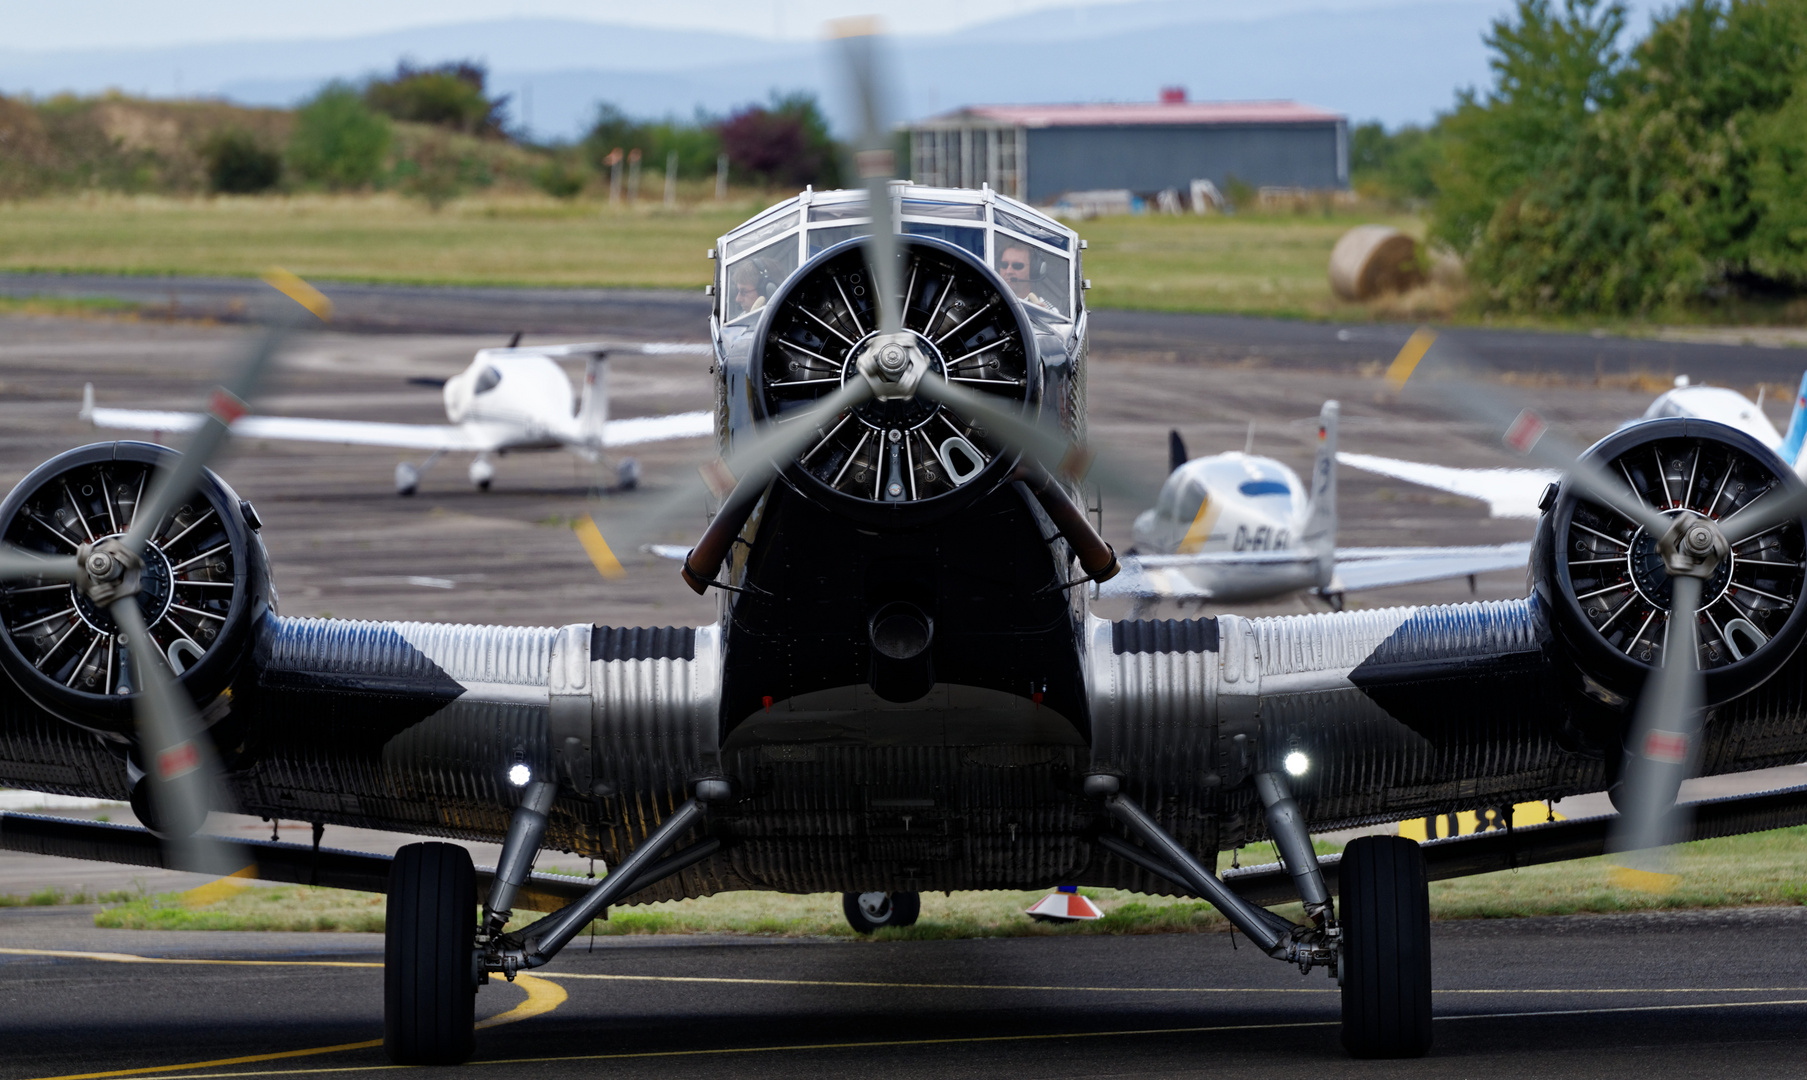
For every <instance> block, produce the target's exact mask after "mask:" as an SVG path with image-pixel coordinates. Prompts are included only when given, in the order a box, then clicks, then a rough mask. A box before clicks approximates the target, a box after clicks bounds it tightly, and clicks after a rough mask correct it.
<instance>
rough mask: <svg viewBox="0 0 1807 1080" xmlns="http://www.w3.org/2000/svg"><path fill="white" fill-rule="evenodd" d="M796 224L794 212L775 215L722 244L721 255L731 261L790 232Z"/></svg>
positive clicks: (795, 213)
mask: <svg viewBox="0 0 1807 1080" xmlns="http://www.w3.org/2000/svg"><path fill="white" fill-rule="evenodd" d="M796 224H797V212H796V211H795V210H791V211H787V212H786V213H782V214H777V215H775V216H773V217H772V218H771V220H769V221H766V222H763V223H761V224H759V225H757V226H754V228H753V229H752V230H751V231H749V232H746V233H743V234H741V235H740V236H737V237H735V238H734V239H732V240H729V241H728V242H727V243H725V244H723V245H722V255H723V256H724V257H726V258H729V259H732V258H734V257H735V256H736V255H739V254H741V253H742V252H746V251H751V250H753V249H754V248H756V247H758V246H759V245H760V244H762V243H764V242H765V241H767V240H770V239H771V238H772V237H774V236H777V235H778V234H779V233H781V232H788V231H790V230H791V229H792V228H795V227H796Z"/></svg>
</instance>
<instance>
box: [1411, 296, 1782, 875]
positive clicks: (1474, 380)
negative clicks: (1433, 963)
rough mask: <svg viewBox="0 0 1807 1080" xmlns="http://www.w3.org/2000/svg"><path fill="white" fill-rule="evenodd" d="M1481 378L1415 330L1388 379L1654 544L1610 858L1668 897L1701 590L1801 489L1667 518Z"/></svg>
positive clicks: (1694, 733)
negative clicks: (1662, 599)
mask: <svg viewBox="0 0 1807 1080" xmlns="http://www.w3.org/2000/svg"><path fill="white" fill-rule="evenodd" d="M1427 361H1428V363H1427ZM1478 368H1479V365H1478V364H1476V363H1475V362H1473V361H1472V360H1470V359H1469V358H1468V357H1466V356H1464V355H1463V354H1462V353H1461V351H1460V350H1459V349H1458V348H1457V347H1454V346H1453V345H1451V344H1449V343H1447V342H1445V341H1441V340H1439V339H1438V338H1437V336H1436V335H1435V334H1434V333H1432V332H1431V331H1430V330H1427V329H1420V330H1419V331H1417V332H1416V333H1414V334H1413V335H1412V337H1411V339H1410V340H1409V341H1407V343H1406V345H1405V347H1404V348H1403V349H1402V350H1401V351H1400V353H1399V355H1398V357H1397V358H1396V359H1395V360H1394V362H1393V365H1392V367H1391V368H1390V369H1389V370H1388V372H1387V378H1388V380H1389V381H1391V382H1392V383H1393V385H1394V386H1395V388H1398V389H1401V390H1403V389H1404V388H1405V386H1406V384H1407V380H1409V379H1412V378H1413V375H1414V373H1415V372H1422V374H1419V375H1418V377H1417V379H1416V380H1415V381H1413V383H1412V386H1413V387H1415V388H1422V389H1423V390H1425V391H1427V392H1429V393H1430V394H1432V395H1434V396H1436V397H1437V398H1439V399H1441V401H1442V402H1443V403H1444V404H1445V405H1447V406H1448V407H1450V408H1451V409H1452V410H1453V411H1455V412H1458V413H1462V414H1466V415H1468V416H1469V417H1471V418H1472V419H1474V420H1476V421H1479V422H1481V423H1483V424H1485V425H1487V426H1488V427H1489V428H1490V429H1491V430H1494V431H1497V432H1500V433H1502V434H1501V439H1502V442H1503V443H1504V444H1505V445H1506V447H1507V448H1509V449H1511V450H1514V451H1516V452H1517V453H1519V454H1521V455H1524V456H1527V457H1531V458H1534V459H1536V460H1538V461H1540V462H1543V463H1544V464H1547V465H1550V466H1552V467H1554V468H1559V469H1561V470H1563V472H1564V473H1565V476H1564V479H1563V481H1562V482H1563V483H1564V484H1565V485H1568V486H1570V487H1571V489H1573V490H1574V491H1575V492H1576V493H1577V494H1579V495H1580V496H1581V497H1583V498H1585V499H1586V500H1587V501H1589V502H1592V503H1594V504H1597V505H1598V506H1600V507H1605V508H1607V509H1609V510H1610V511H1611V512H1612V513H1614V514H1617V515H1619V516H1620V517H1622V518H1625V519H1626V520H1628V521H1630V522H1632V523H1634V524H1636V525H1637V526H1638V527H1639V528H1641V529H1642V530H1644V532H1645V533H1646V534H1648V535H1649V536H1650V537H1654V538H1656V551H1657V552H1658V553H1659V554H1660V557H1661V563H1662V569H1663V570H1664V571H1665V572H1666V574H1667V576H1668V581H1669V586H1670V602H1669V618H1668V622H1667V626H1668V630H1667V634H1668V639H1667V641H1666V642H1665V643H1664V644H1663V647H1662V664H1661V666H1660V667H1658V668H1657V669H1656V670H1655V671H1653V672H1651V673H1650V674H1649V676H1648V677H1647V679H1646V681H1645V684H1644V687H1643V691H1642V693H1640V694H1639V698H1638V703H1637V709H1636V712H1635V714H1634V716H1633V720H1632V725H1631V728H1630V731H1629V738H1628V740H1627V742H1626V759H1625V767H1624V771H1623V773H1622V775H1621V785H1622V786H1621V788H1620V794H1619V797H1618V798H1617V799H1616V800H1615V801H1616V803H1617V805H1618V808H1619V811H1620V813H1619V820H1618V822H1617V823H1616V825H1615V826H1614V830H1613V833H1612V835H1611V837H1610V838H1609V840H1608V848H1609V850H1611V851H1614V852H1617V853H1619V855H1620V858H1619V863H1620V869H1619V870H1618V871H1617V872H1615V874H1614V875H1613V876H1614V880H1615V882H1616V883H1617V884H1621V885H1626V886H1630V887H1635V888H1641V889H1646V890H1651V891H1665V890H1667V889H1669V888H1672V887H1673V886H1674V883H1675V881H1676V875H1675V874H1674V872H1673V869H1672V857H1671V854H1670V850H1669V849H1670V847H1671V845H1673V844H1675V843H1676V842H1678V841H1679V840H1681V839H1683V838H1685V836H1686V833H1687V825H1688V818H1687V811H1686V809H1685V806H1680V807H1678V806H1677V804H1676V796H1677V794H1678V793H1679V791H1680V788H1681V782H1682V781H1683V780H1684V779H1686V778H1687V776H1688V775H1690V773H1691V771H1692V770H1693V769H1694V768H1695V767H1696V764H1697V761H1698V756H1699V751H1700V747H1699V743H1700V735H1701V730H1702V725H1703V724H1704V720H1705V716H1704V711H1705V706H1706V696H1705V693H1704V689H1703V685H1704V674H1703V669H1702V665H1701V649H1700V638H1699V631H1700V623H1701V618H1702V615H1703V612H1704V608H1703V605H1702V599H1703V590H1704V588H1705V586H1706V584H1707V583H1708V582H1709V581H1710V580H1712V579H1713V578H1714V576H1715V574H1716V573H1717V572H1718V571H1719V570H1720V568H1721V566H1722V564H1724V563H1725V562H1726V561H1727V560H1728V559H1729V558H1730V557H1731V553H1732V550H1733V549H1734V548H1735V547H1737V546H1739V545H1740V544H1743V543H1745V542H1746V541H1748V540H1751V539H1754V538H1756V537H1759V536H1761V535H1762V534H1764V533H1766V532H1768V531H1770V530H1772V529H1775V528H1777V527H1779V526H1781V525H1783V524H1786V523H1787V522H1789V521H1791V520H1796V519H1799V518H1800V517H1801V516H1802V515H1803V514H1807V487H1803V486H1802V485H1800V484H1799V483H1797V482H1794V480H1793V475H1792V473H1789V472H1786V471H1785V472H1784V474H1783V475H1782V477H1781V480H1780V482H1779V483H1776V484H1774V485H1773V486H1771V487H1769V488H1768V489H1767V490H1765V491H1763V492H1762V493H1760V494H1758V495H1757V496H1756V497H1755V498H1753V499H1751V500H1750V501H1748V502H1746V503H1745V504H1744V505H1743V506H1742V507H1739V508H1737V509H1735V510H1733V512H1732V513H1730V514H1727V515H1725V516H1724V517H1719V516H1718V514H1717V507H1718V505H1719V503H1718V498H1717V496H1716V497H1715V500H1714V502H1713V504H1712V505H1710V506H1708V507H1707V510H1708V511H1709V513H1708V514H1702V513H1699V512H1697V511H1695V510H1693V509H1691V508H1689V507H1687V506H1686V505H1685V503H1686V496H1687V492H1685V491H1684V497H1683V499H1682V500H1679V501H1678V500H1673V499H1669V498H1668V493H1667V492H1666V491H1665V493H1664V494H1665V500H1666V501H1668V502H1670V503H1671V506H1670V508H1669V512H1668V513H1664V512H1662V511H1659V510H1657V509H1656V508H1655V507H1652V506H1651V505H1649V504H1648V503H1647V502H1645V500H1644V496H1643V495H1642V494H1640V493H1639V492H1638V491H1637V490H1636V488H1635V486H1634V485H1633V484H1632V483H1631V480H1630V476H1629V474H1627V475H1626V476H1625V477H1624V478H1623V479H1621V478H1620V477H1618V476H1615V475H1614V474H1612V473H1610V472H1608V471H1607V469H1606V468H1605V467H1603V464H1602V463H1600V462H1596V461H1593V460H1590V459H1587V458H1583V457H1581V456H1580V454H1579V453H1578V452H1577V451H1576V450H1575V448H1574V447H1572V446H1570V445H1568V444H1566V443H1565V442H1564V441H1563V440H1561V439H1560V438H1558V437H1557V436H1556V435H1554V434H1553V433H1551V432H1550V431H1549V430H1548V425H1547V424H1546V423H1545V422H1544V421H1543V420H1542V419H1541V418H1540V417H1538V416H1537V414H1536V413H1534V412H1532V411H1531V410H1530V409H1528V408H1518V407H1516V406H1514V405H1513V404H1511V403H1509V402H1508V401H1507V399H1506V398H1505V396H1504V395H1502V394H1501V393H1500V392H1499V391H1498V390H1496V389H1495V388H1494V387H1493V386H1490V385H1487V384H1486V383H1484V382H1482V381H1481V379H1480V378H1479V377H1478V374H1479V371H1478ZM1658 464H1659V467H1660V461H1659V463H1658ZM1728 475H1729V474H1728ZM1556 542H1557V543H1558V544H1561V543H1562V539H1561V538H1560V537H1559V538H1557V541H1556ZM1615 542H1616V541H1615ZM1634 643H1635V639H1634Z"/></svg>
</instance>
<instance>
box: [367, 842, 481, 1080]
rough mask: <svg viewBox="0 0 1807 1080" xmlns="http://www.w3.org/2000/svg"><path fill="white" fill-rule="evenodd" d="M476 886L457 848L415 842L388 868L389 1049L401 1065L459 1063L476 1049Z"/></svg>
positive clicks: (386, 980)
mask: <svg viewBox="0 0 1807 1080" xmlns="http://www.w3.org/2000/svg"><path fill="white" fill-rule="evenodd" d="M476 934H477V881H476V875H475V873H474V872H473V871H472V869H471V856H470V852H468V851H466V850H464V849H463V848H461V847H459V846H458V845H456V844H409V845H407V846H406V847H404V848H402V849H401V850H400V851H397V852H396V853H395V862H393V863H391V864H390V866H389V914H388V919H387V921H386V925H385V928H384V936H383V1050H384V1051H385V1052H387V1053H388V1055H389V1060H390V1061H393V1062H394V1063H395V1064H397V1065H458V1064H461V1063H463V1062H465V1061H468V1060H470V1056H471V1054H472V1053H474V1052H475V1051H476V1038H475V1030H474V1028H473V1026H472V1025H473V1024H475V1023H476V1008H477V977H476V968H475V965H474V957H475V955H476Z"/></svg>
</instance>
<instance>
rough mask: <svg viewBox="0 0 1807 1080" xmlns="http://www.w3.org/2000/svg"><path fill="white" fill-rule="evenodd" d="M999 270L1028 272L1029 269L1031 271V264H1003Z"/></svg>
mask: <svg viewBox="0 0 1807 1080" xmlns="http://www.w3.org/2000/svg"><path fill="white" fill-rule="evenodd" d="M998 269H999V270H1027V269H1029V264H1028V263H1026V262H1001V263H999V264H998Z"/></svg>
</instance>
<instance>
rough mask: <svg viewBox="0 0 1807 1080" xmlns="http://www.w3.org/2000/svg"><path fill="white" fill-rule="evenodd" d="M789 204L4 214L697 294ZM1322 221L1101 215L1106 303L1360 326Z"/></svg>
mask: <svg viewBox="0 0 1807 1080" xmlns="http://www.w3.org/2000/svg"><path fill="white" fill-rule="evenodd" d="M777 197H778V196H764V195H759V194H757V193H738V194H736V195H735V196H734V197H733V198H730V199H729V200H727V201H725V202H722V203H716V202H713V201H708V200H705V201H701V202H694V203H689V204H681V205H680V206H679V207H678V208H676V209H673V210H666V209H665V208H664V207H663V206H661V205H657V204H642V205H641V206H640V207H637V208H634V209H628V208H625V207H617V208H611V207H609V206H608V205H607V204H599V203H596V202H593V201H586V200H579V201H576V202H571V203H564V202H558V201H555V200H552V199H550V198H544V197H539V196H532V195H518V196H486V197H483V198H472V199H464V200H459V201H456V202H453V203H451V204H450V205H448V206H446V207H445V208H444V209H442V210H440V211H438V212H434V211H433V210H431V209H429V208H428V207H427V206H426V205H424V204H422V203H420V202H418V201H413V200H408V199H404V198H401V197H399V196H394V195H374V196H339V197H330V196H298V197H293V198H273V197H271V198H212V199H198V198H196V199H181V198H167V197H150V196H145V197H130V196H113V195H96V196H89V197H59V198H51V199H38V200H27V201H21V202H13V203H6V204H0V270H13V271H53V272H65V273H76V272H93V273H124V274H146V275H166V274H197V275H206V276H227V277H243V276H250V275H254V274H257V273H260V272H262V271H263V270H264V268H266V267H268V266H270V265H272V264H275V265H281V266H285V267H287V268H289V269H291V270H293V271H295V272H296V273H298V274H301V275H303V276H304V277H314V278H320V279H337V280H344V281H385V282H412V283H427V284H465V285H471V284H495V285H552V286H609V287H657V288H698V289H700V288H701V287H702V286H703V285H704V284H705V283H707V282H708V280H709V273H710V263H709V262H708V260H706V259H705V258H704V257H703V253H704V251H705V250H706V249H707V248H709V247H712V246H714V244H715V241H716V239H717V238H718V237H719V236H720V235H721V234H722V233H724V232H726V231H727V230H728V229H730V228H732V227H733V226H735V225H737V224H739V223H740V222H741V221H743V220H745V219H746V218H747V217H748V216H750V215H751V214H752V213H753V212H754V211H756V210H757V209H759V208H761V207H763V206H765V205H766V204H767V203H768V202H769V201H775V200H776V198H777ZM1377 220H1378V221H1384V222H1387V223H1390V224H1394V225H1398V226H1400V227H1402V228H1405V229H1408V230H1416V229H1418V228H1419V226H1418V223H1417V222H1416V221H1414V220H1413V219H1410V218H1407V217H1400V216H1388V215H1384V214H1383V215H1378V216H1377V215H1369V214H1359V213H1356V212H1353V211H1337V212H1336V213H1334V214H1331V215H1326V214H1325V213H1323V212H1320V211H1313V212H1310V213H1302V214H1292V213H1285V214H1272V215H1259V216H1257V215H1243V216H1240V217H1235V218H1224V217H1190V216H1181V217H1162V216H1155V215H1148V216H1137V217H1112V218H1100V219H1097V220H1094V221H1089V222H1084V223H1082V224H1081V225H1080V226H1079V231H1080V234H1081V235H1082V236H1085V237H1086V238H1087V240H1088V242H1089V244H1090V247H1089V249H1088V250H1087V252H1086V263H1085V266H1086V270H1085V272H1086V276H1088V277H1090V278H1091V279H1092V281H1093V283H1094V290H1093V292H1092V294H1091V301H1092V303H1094V304H1096V305H1099V306H1110V307H1135V308H1155V309H1163V310H1173V311H1221V312H1244V313H1250V314H1264V315H1287V316H1295V317H1329V316H1332V315H1335V316H1337V317H1340V318H1362V317H1365V316H1366V309H1364V308H1362V307H1360V306H1359V305H1350V304H1342V303H1339V302H1338V301H1336V300H1335V298H1334V297H1333V296H1332V295H1331V293H1330V287H1329V285H1328V283H1327V279H1326V268H1327V267H1328V265H1329V260H1330V249H1331V247H1332V246H1333V245H1334V244H1335V243H1336V240H1337V237H1339V236H1341V235H1342V234H1343V232H1344V231H1345V230H1347V229H1348V228H1349V227H1351V226H1353V225H1356V224H1360V223H1362V222H1367V221H1377Z"/></svg>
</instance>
